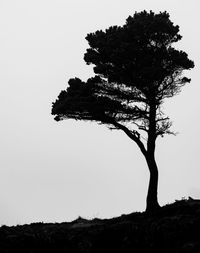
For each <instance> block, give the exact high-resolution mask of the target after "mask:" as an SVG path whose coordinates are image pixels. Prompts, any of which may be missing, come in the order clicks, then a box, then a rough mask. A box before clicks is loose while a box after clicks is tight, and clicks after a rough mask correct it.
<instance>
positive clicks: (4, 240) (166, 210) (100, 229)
mask: <svg viewBox="0 0 200 253" xmlns="http://www.w3.org/2000/svg"><path fill="white" fill-rule="evenodd" d="M0 252H1V253H4V252H6V253H10V252H20V253H23V252H24V253H25V252H26V253H29V252H30V253H35V252H37V253H40V252H49V253H51V252H52V253H53V252H67V253H72V252H75V253H86V252H87V253H90V252H92V253H100V252H101V253H107V252H115V253H116V252H119V253H129V252H148V253H149V252H154V253H155V252H162V253H165V252H168V253H169V252H170V253H175V252H177V253H179V252H184V253H186V252H200V200H194V199H192V198H189V199H182V200H179V201H175V202H174V203H172V204H168V205H166V206H163V207H162V208H161V209H160V210H159V211H158V212H157V213H154V214H147V213H145V212H141V213H131V214H128V215H121V216H120V217H117V218H112V219H103V220H101V219H93V220H86V219H83V218H81V217H79V218H78V219H76V220H74V221H72V222H63V223H48V224H47V223H32V224H29V225H20V226H13V227H8V226H5V225H4V226H2V227H1V228H0Z"/></svg>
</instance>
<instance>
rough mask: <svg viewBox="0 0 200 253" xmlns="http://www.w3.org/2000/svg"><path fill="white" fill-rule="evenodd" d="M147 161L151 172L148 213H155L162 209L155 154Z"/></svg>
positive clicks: (150, 155)
mask: <svg viewBox="0 0 200 253" xmlns="http://www.w3.org/2000/svg"><path fill="white" fill-rule="evenodd" d="M146 161H147V164H148V168H149V172H150V179H149V187H148V193H147V199H146V212H154V211H156V210H157V209H158V208H159V207H160V205H159V204H158V168H157V164H156V161H155V157H154V154H148V155H147V156H146Z"/></svg>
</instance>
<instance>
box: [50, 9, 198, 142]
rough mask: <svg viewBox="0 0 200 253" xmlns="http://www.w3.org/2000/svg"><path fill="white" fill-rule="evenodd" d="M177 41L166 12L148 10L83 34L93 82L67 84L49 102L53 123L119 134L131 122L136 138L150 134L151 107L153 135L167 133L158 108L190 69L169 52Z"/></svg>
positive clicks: (183, 59)
mask: <svg viewBox="0 0 200 253" xmlns="http://www.w3.org/2000/svg"><path fill="white" fill-rule="evenodd" d="M181 38H182V37H181V35H180V34H179V27H178V26H175V25H174V24H173V23H172V22H171V21H170V19H169V14H168V13H167V12H160V13H158V14H155V13H154V12H152V11H150V12H149V13H148V12H146V11H143V12H139V13H137V12H136V13H135V14H134V15H133V16H129V17H128V18H127V20H126V23H125V24H124V25H123V26H111V27H109V28H108V29H106V30H105V31H102V30H100V31H96V32H95V33H90V34H88V35H87V37H86V40H87V41H88V43H89V46H90V48H88V49H87V51H86V53H85V55H84V60H85V61H86V63H87V64H93V65H94V72H95V77H92V78H90V79H88V80H87V82H83V81H81V80H80V79H79V78H73V79H70V80H69V82H68V84H69V87H68V88H67V89H66V90H65V91H61V93H60V95H59V96H58V99H57V100H56V101H55V103H53V107H52V114H53V115H56V117H55V120H58V121H59V120H62V119H65V118H73V119H78V120H94V121H97V122H99V123H103V124H108V126H111V127H113V126H114V128H117V129H123V130H125V128H124V127H125V125H124V124H129V123H131V124H132V125H133V126H137V131H136V130H133V129H132V130H131V129H129V130H130V133H131V134H133V135H134V136H136V137H137V138H139V136H140V135H139V132H138V131H140V130H143V131H145V132H148V131H149V130H150V122H151V121H152V115H151V108H154V109H155V111H156V113H155V115H154V121H155V129H156V132H155V134H156V136H158V135H164V134H166V133H171V131H170V126H171V122H170V121H169V118H168V117H164V114H163V112H162V111H161V104H162V103H163V101H164V99H165V98H169V97H172V96H174V95H176V94H178V93H179V92H180V90H181V87H182V86H183V85H185V84H186V83H188V82H190V79H189V78H187V77H185V76H182V74H183V71H184V70H188V69H191V68H193V67H194V63H193V61H191V60H190V59H188V56H187V54H186V53H185V52H183V51H179V50H176V49H175V48H174V47H173V43H175V42H177V41H179V40H180V39H181ZM122 123H123V124H122ZM129 125H130V124H129ZM126 129H127V130H125V131H129V130H128V128H126ZM127 133H128V132H127Z"/></svg>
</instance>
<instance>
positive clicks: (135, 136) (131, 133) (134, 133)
mask: <svg viewBox="0 0 200 253" xmlns="http://www.w3.org/2000/svg"><path fill="white" fill-rule="evenodd" d="M110 123H111V124H113V125H114V126H115V127H116V128H118V129H121V130H123V131H124V132H125V134H126V135H128V137H129V138H131V139H132V140H133V141H134V142H135V143H136V144H137V145H138V147H139V148H140V150H141V152H142V153H143V155H144V156H146V152H147V151H146V149H145V146H144V144H143V143H142V141H141V140H140V134H139V133H138V132H137V131H136V130H134V131H130V130H129V129H128V128H127V127H125V126H124V125H122V124H120V123H118V122H116V121H115V120H113V119H110Z"/></svg>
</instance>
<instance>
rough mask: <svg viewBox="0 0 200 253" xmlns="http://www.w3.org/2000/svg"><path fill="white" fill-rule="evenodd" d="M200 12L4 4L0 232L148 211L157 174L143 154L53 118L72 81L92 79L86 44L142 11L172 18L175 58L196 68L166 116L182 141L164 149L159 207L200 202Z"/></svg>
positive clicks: (20, 1) (100, 131)
mask: <svg viewBox="0 0 200 253" xmlns="http://www.w3.org/2000/svg"><path fill="white" fill-rule="evenodd" d="M199 8H200V3H199V1H198V0H191V1H186V0H176V1H174V0H167V1H160V0H152V1H151V0H140V1H137V0H136V1H132V0H123V1H121V0H101V1H94V0H84V1H82V0H34V1H31V0H0V55H1V57H0V118H1V124H0V226H1V225H4V224H5V225H9V226H11V225H17V224H25V223H33V222H65V221H71V220H74V219H76V218H77V217H78V216H81V217H84V218H87V219H92V218H95V217H97V218H111V217H115V216H120V215H122V214H128V213H131V212H135V211H144V210H145V205H146V194H147V187H148V180H149V172H148V168H147V165H146V163H145V160H144V157H143V156H142V154H141V152H140V150H139V149H138V147H137V146H136V144H135V143H134V142H133V141H131V140H130V139H129V138H128V137H127V136H126V135H125V134H124V133H123V132H120V131H110V130H109V129H108V128H107V127H106V126H103V125H97V124H96V123H91V122H81V121H78V122H77V121H73V120H65V121H61V122H56V121H54V120H53V116H52V115H51V106H52V102H54V101H55V99H56V98H57V96H58V94H59V93H60V91H61V90H64V89H66V88H67V82H68V79H69V78H73V77H79V78H81V79H83V80H86V79H87V78H89V77H91V76H93V69H92V66H88V65H86V63H85V62H84V60H83V55H84V53H85V51H86V49H87V48H88V44H87V41H86V40H85V37H86V35H87V34H88V33H91V32H95V31H96V30H99V29H103V30H104V29H106V28H108V27H109V26H111V25H124V23H125V20H126V18H127V17H128V16H129V15H133V14H134V13H135V11H137V12H139V11H142V10H147V11H149V10H153V11H154V12H156V13H157V12H160V11H165V10H166V11H167V12H169V14H170V19H171V21H172V22H174V24H176V25H179V26H180V34H181V35H182V36H183V38H182V40H181V41H180V42H179V43H177V46H176V48H178V49H181V50H184V51H185V52H187V53H188V57H189V58H190V59H192V60H193V61H194V63H195V68H194V69H192V70H191V71H189V72H188V73H187V76H188V77H190V78H191V79H192V81H191V83H190V84H187V86H185V87H184V88H183V89H182V92H181V93H180V94H179V95H178V96H176V97H174V98H171V99H168V100H167V101H166V103H165V106H164V110H165V112H166V115H168V116H169V117H170V119H171V120H172V121H173V127H172V129H173V130H174V131H175V132H178V134H177V136H176V137H174V136H166V137H164V138H160V139H158V141H157V151H156V159H157V163H158V167H159V187H158V199H159V203H160V204H161V205H165V204H168V203H172V202H174V201H175V200H178V199H182V198H187V197H188V196H191V197H193V198H200V160H199V143H200V135H199V131H198V130H199V127H200V119H199V117H198V115H199V109H200V99H199V93H200V87H199V68H200V60H199V55H200V47H199V45H200V35H199V31H198V25H199V24H200V15H199Z"/></svg>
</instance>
